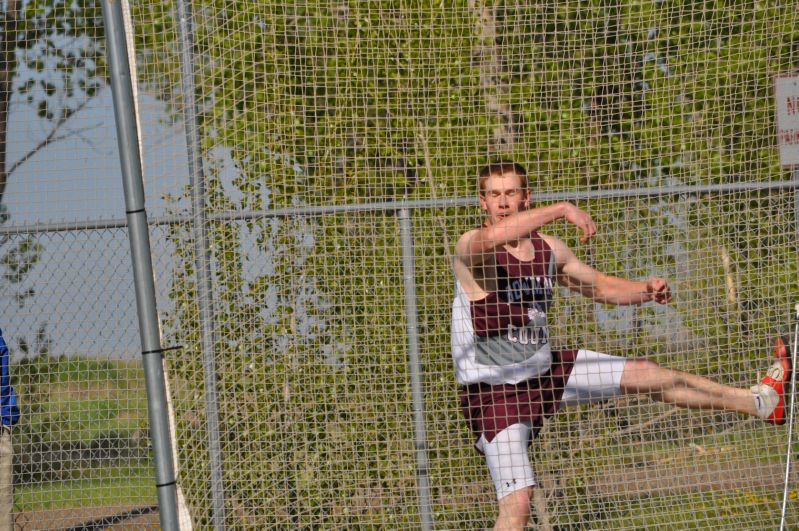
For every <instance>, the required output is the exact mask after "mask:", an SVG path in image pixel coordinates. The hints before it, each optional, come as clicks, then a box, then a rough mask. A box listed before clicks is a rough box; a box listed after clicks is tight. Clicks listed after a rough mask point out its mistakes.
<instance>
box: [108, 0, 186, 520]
mask: <svg viewBox="0 0 799 531" xmlns="http://www.w3.org/2000/svg"><path fill="white" fill-rule="evenodd" d="M103 19H104V21H105V39H106V45H107V54H108V63H109V65H110V73H111V90H112V93H113V100H114V116H115V118H116V130H117V144H118V146H119V161H120V166H121V170H122V185H123V188H124V192H125V213H126V215H127V222H128V238H129V240H130V251H131V260H132V263H133V281H134V285H135V291H136V308H137V312H138V318H139V336H140V338H141V344H142V364H143V366H144V379H145V384H146V387H147V411H148V415H149V419H150V438H151V440H152V444H153V451H154V453H155V480H156V488H157V491H158V505H159V508H160V520H161V528H162V529H164V530H169V531H171V530H177V529H178V528H179V526H178V512H177V484H176V481H175V470H174V467H173V465H172V447H171V441H170V436H169V435H170V433H169V416H168V409H167V401H166V387H165V384H164V371H163V356H162V354H163V349H162V348H161V335H160V329H159V325H158V313H157V310H156V303H155V280H154V279H153V264H152V259H151V255H150V235H149V232H148V230H149V229H148V225H147V213H146V211H145V208H144V185H143V183H142V164H141V153H140V151H139V131H138V125H137V123H136V106H135V101H134V96H133V85H132V82H131V72H130V63H129V60H128V46H127V42H126V39H125V22H124V18H123V13H122V4H121V2H119V1H116V0H106V1H105V2H103Z"/></svg>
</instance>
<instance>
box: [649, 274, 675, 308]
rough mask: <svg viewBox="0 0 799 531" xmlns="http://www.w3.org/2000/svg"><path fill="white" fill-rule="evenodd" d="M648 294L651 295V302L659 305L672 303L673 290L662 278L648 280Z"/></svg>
mask: <svg viewBox="0 0 799 531" xmlns="http://www.w3.org/2000/svg"><path fill="white" fill-rule="evenodd" d="M646 293H647V294H648V295H649V300H651V301H655V302H656V303H658V304H667V303H668V302H670V301H671V288H670V287H669V284H668V282H666V281H665V280H664V279H662V278H660V277H650V278H649V279H647V281H646Z"/></svg>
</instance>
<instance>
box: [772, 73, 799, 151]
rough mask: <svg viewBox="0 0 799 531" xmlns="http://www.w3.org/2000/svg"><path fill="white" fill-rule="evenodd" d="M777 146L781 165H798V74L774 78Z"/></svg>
mask: <svg viewBox="0 0 799 531" xmlns="http://www.w3.org/2000/svg"><path fill="white" fill-rule="evenodd" d="M774 100H775V103H776V107H777V147H778V148H779V152H780V165H781V166H799V74H786V75H780V76H777V77H776V78H775V79H774Z"/></svg>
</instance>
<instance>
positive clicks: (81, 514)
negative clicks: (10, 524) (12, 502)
mask: <svg viewBox="0 0 799 531" xmlns="http://www.w3.org/2000/svg"><path fill="white" fill-rule="evenodd" d="M151 509H153V508H149V507H141V506H135V505H129V506H113V507H82V508H75V509H47V510H42V511H28V512H21V513H16V514H15V515H14V529H15V531H34V530H37V531H38V530H45V529H47V530H50V529H52V530H75V531H77V530H90V529H91V530H100V529H112V530H115V531H118V530H123V529H160V525H159V521H158V511H157V510H154V511H152V510H151ZM148 511H150V512H148ZM143 512H147V514H142V513H143Z"/></svg>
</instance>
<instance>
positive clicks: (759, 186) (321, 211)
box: [0, 176, 799, 235]
mask: <svg viewBox="0 0 799 531" xmlns="http://www.w3.org/2000/svg"><path fill="white" fill-rule="evenodd" d="M790 188H796V189H799V176H797V178H796V179H793V180H788V181H767V182H740V183H724V184H707V185H679V186H657V187H650V188H631V189H623V190H622V189H612V190H584V191H572V192H535V199H536V200H537V201H586V200H591V199H623V198H632V197H635V198H642V197H655V196H674V195H701V194H711V193H720V194H724V193H734V192H742V191H764V190H779V189H790ZM476 204H477V198H476V197H450V198H441V199H419V200H400V201H376V202H371V203H357V204H343V205H323V206H304V207H290V208H276V209H271V210H249V211H231V212H218V213H213V214H208V216H207V219H208V220H209V221H249V220H252V219H260V218H279V217H292V216H322V215H327V214H348V213H354V212H370V211H381V210H384V211H397V210H403V209H416V208H433V207H437V208H441V207H461V206H463V207H468V206H475V205H476ZM191 221H192V217H191V216H190V215H189V214H180V215H167V216H154V217H152V218H150V219H149V220H148V224H149V225H150V226H153V227H155V226H163V225H176V224H179V223H190V222H191ZM127 226H128V220H127V219H126V218H115V219H106V220H84V221H79V220H78V221H64V222H53V223H32V224H18V225H14V224H12V225H9V226H6V227H0V235H10V234H33V233H50V232H81V231H93V230H104V229H119V228H127Z"/></svg>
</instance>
